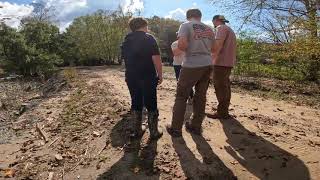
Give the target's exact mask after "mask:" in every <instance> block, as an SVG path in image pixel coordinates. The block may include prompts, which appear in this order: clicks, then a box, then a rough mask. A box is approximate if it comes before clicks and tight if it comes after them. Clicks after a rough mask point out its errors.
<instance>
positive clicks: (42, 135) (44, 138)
mask: <svg viewBox="0 0 320 180" xmlns="http://www.w3.org/2000/svg"><path fill="white" fill-rule="evenodd" d="M36 130H37V132H38V133H39V134H40V135H41V137H42V138H43V140H44V141H45V142H46V143H47V142H49V139H48V136H47V135H46V133H45V132H44V131H43V130H42V129H41V128H40V126H39V124H38V123H37V125H36Z"/></svg>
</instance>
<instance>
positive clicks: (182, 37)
mask: <svg viewBox="0 0 320 180" xmlns="http://www.w3.org/2000/svg"><path fill="white" fill-rule="evenodd" d="M189 34H190V32H189V28H188V26H187V24H182V25H181V26H180V29H179V32H178V48H179V49H180V50H181V51H184V52H185V51H186V50H187V48H188V45H189V42H188V37H189Z"/></svg>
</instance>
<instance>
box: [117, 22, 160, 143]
mask: <svg viewBox="0 0 320 180" xmlns="http://www.w3.org/2000/svg"><path fill="white" fill-rule="evenodd" d="M129 27H130V29H131V31H132V32H131V33H129V34H128V35H127V36H126V37H125V40H124V42H123V43H122V45H121V52H122V57H123V59H124V61H125V68H126V72H125V78H126V83H127V86H128V89H129V92H130V96H131V111H132V114H133V117H134V118H133V122H134V127H133V136H134V137H141V136H142V135H143V133H144V130H145V128H143V126H142V110H143V107H144V106H145V107H146V109H147V110H148V125H149V130H150V136H151V139H159V138H160V137H161V136H162V132H159V130H158V117H159V112H158V107H157V86H158V85H159V84H161V83H162V61H161V57H160V51H159V47H158V44H157V41H156V40H155V38H154V37H153V36H152V35H150V34H148V33H147V32H148V22H147V21H146V20H145V19H144V18H141V17H136V18H132V19H130V21H129Z"/></svg>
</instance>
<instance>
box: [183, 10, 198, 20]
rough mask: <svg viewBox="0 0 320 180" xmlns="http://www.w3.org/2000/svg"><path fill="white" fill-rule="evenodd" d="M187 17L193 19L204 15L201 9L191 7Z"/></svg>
mask: <svg viewBox="0 0 320 180" xmlns="http://www.w3.org/2000/svg"><path fill="white" fill-rule="evenodd" d="M186 16H187V19H192V18H196V19H197V18H200V19H201V17H202V13H201V11H200V10H199V9H189V10H188V11H187V13H186Z"/></svg>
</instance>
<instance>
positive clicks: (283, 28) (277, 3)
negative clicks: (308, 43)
mask: <svg viewBox="0 0 320 180" xmlns="http://www.w3.org/2000/svg"><path fill="white" fill-rule="evenodd" d="M211 2H213V3H217V4H219V3H221V1H218V0H211ZM319 2H320V1H319V0H232V1H231V2H230V3H229V4H227V5H224V6H226V7H228V9H230V10H233V11H234V12H235V13H237V14H241V15H240V17H241V18H242V19H243V24H248V23H250V24H254V25H255V26H257V27H259V28H261V29H262V30H263V31H265V32H267V33H269V35H270V36H271V38H272V39H273V40H274V41H276V42H288V41H290V39H291V38H292V36H294V35H295V34H296V33H298V32H300V33H303V32H307V34H308V35H310V36H311V37H312V38H318V29H319V28H318V27H319V13H320V10H319V7H320V5H319V4H320V3H319Z"/></svg>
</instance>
